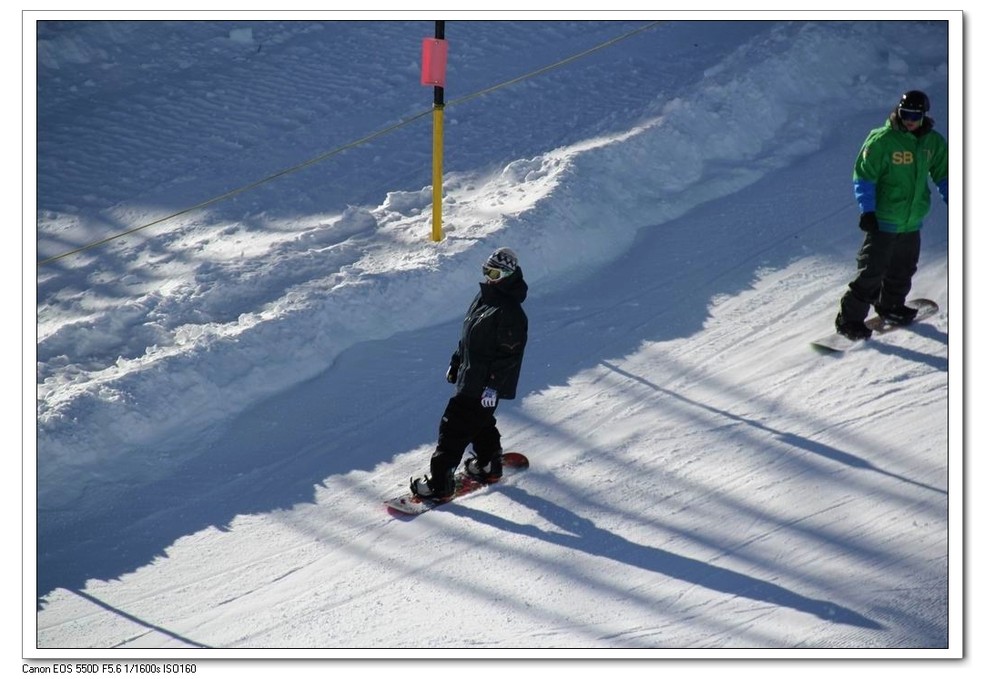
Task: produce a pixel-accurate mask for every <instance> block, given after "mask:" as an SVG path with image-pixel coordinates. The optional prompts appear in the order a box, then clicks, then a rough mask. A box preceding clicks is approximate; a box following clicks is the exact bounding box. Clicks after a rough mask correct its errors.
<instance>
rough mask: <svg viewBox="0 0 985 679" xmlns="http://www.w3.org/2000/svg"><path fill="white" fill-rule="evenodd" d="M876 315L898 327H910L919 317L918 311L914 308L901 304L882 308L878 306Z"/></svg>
mask: <svg viewBox="0 0 985 679" xmlns="http://www.w3.org/2000/svg"><path fill="white" fill-rule="evenodd" d="M876 313H877V314H879V315H880V316H882V317H883V319H885V320H887V321H889V322H890V323H895V324H896V325H909V324H910V323H912V322H913V319H914V318H916V317H917V310H916V309H914V308H913V307H909V306H906V305H905V304H899V305H897V306H881V305H879V304H876Z"/></svg>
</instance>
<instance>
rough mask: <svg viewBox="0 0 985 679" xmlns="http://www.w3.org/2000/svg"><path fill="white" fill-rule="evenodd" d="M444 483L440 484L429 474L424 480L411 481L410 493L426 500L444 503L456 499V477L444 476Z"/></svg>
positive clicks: (452, 475) (451, 475)
mask: <svg viewBox="0 0 985 679" xmlns="http://www.w3.org/2000/svg"><path fill="white" fill-rule="evenodd" d="M444 476H445V479H444V483H440V482H439V481H438V479H437V478H432V477H430V476H428V475H427V474H425V475H424V477H423V478H416V479H411V480H410V492H411V493H413V494H414V495H416V496H417V497H419V498H422V499H424V500H437V501H438V502H444V501H445V500H450V499H452V498H453V497H455V475H454V474H453V473H452V474H447V475H444Z"/></svg>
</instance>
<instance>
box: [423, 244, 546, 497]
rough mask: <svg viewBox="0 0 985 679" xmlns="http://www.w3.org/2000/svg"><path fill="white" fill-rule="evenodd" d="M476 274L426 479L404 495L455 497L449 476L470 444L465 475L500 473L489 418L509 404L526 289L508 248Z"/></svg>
mask: <svg viewBox="0 0 985 679" xmlns="http://www.w3.org/2000/svg"><path fill="white" fill-rule="evenodd" d="M482 273H483V276H484V280H483V281H482V282H481V283H480V284H479V294H477V295H476V296H475V299H473V300H472V304H471V305H470V306H469V310H468V312H467V313H466V314H465V322H464V323H463V324H462V336H461V339H460V340H459V342H458V348H457V349H456V350H455V353H454V354H452V357H451V362H450V364H449V366H448V371H447V373H446V374H445V378H446V379H447V380H448V382H450V383H452V384H454V385H455V395H454V396H452V397H451V399H450V400H449V401H448V405H447V407H446V408H445V412H444V415H442V417H441V424H440V425H439V427H438V445H437V449H436V450H435V451H434V453H433V454H432V455H431V468H430V472H431V473H430V476H428V475H425V476H424V477H423V478H415V479H411V483H410V488H411V491H412V492H413V493H414V494H415V495H418V496H420V497H426V498H434V499H439V500H445V499H448V498H450V497H451V496H452V495H453V494H454V492H455V470H456V469H457V468H458V465H459V463H461V461H462V456H463V455H464V454H465V449H466V447H467V446H468V445H469V444H470V443H471V444H472V452H473V453H474V454H475V457H472V458H469V459H468V460H467V461H466V463H465V470H466V472H467V473H468V474H470V475H472V476H474V477H476V478H478V479H480V480H482V481H485V482H487V483H491V482H494V481H498V480H499V478H500V477H501V476H502V474H503V465H502V456H503V447H502V444H501V443H500V434H499V430H498V429H497V428H496V417H495V412H496V406H497V405H498V404H499V400H500V399H504V398H505V399H512V398H516V388H517V383H518V381H519V379H520V365H521V363H522V362H523V351H524V348H525V347H526V345H527V314H526V313H525V312H524V311H523V307H522V304H523V301H524V300H525V299H526V298H527V283H526V281H524V280H523V271H522V270H521V269H520V264H519V261H518V260H517V256H516V253H515V252H513V251H512V250H510V249H509V248H499V249H498V250H496V251H495V252H494V253H492V254H491V255H490V256H489V258H488V259H487V260H486V262H485V264H484V265H483V267H482Z"/></svg>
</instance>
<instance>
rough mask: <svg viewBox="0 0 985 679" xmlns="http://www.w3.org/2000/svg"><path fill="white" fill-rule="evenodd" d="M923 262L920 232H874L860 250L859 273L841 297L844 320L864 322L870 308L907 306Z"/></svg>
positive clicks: (867, 234)
mask: <svg viewBox="0 0 985 679" xmlns="http://www.w3.org/2000/svg"><path fill="white" fill-rule="evenodd" d="M919 259H920V232H919V231H908V232H905V233H891V232H888V231H870V232H868V233H866V234H865V240H864V241H862V247H861V248H860V249H859V251H858V258H857V261H858V273H857V274H856V276H855V279H854V280H853V281H852V282H851V283H849V284H848V292H846V293H845V294H844V295H843V296H842V298H841V318H842V320H843V321H845V322H862V321H864V320H865V317H866V316H867V315H868V313H869V306H870V305H873V304H878V305H879V306H884V307H894V306H899V305H901V304H903V303H904V302H905V301H906V296H907V294H909V292H910V285H911V282H912V280H913V274H915V273H916V272H917V260H919Z"/></svg>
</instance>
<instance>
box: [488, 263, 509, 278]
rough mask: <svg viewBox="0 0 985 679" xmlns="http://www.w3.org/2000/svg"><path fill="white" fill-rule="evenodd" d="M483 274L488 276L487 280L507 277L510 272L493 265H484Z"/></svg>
mask: <svg viewBox="0 0 985 679" xmlns="http://www.w3.org/2000/svg"><path fill="white" fill-rule="evenodd" d="M482 275H483V276H485V277H486V280H487V281H498V280H499V279H500V278H506V277H507V276H509V274H508V273H507V272H505V271H503V270H502V269H494V268H493V267H491V266H484V267H482Z"/></svg>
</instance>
